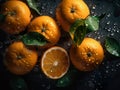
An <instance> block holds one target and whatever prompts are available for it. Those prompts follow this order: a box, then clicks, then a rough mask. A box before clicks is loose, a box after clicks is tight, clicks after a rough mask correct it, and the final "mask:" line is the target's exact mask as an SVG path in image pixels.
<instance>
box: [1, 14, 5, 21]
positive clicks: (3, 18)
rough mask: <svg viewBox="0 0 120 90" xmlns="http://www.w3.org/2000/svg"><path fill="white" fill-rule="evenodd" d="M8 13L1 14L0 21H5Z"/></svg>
mask: <svg viewBox="0 0 120 90" xmlns="http://www.w3.org/2000/svg"><path fill="white" fill-rule="evenodd" d="M5 18H6V15H3V14H0V22H4V20H5Z"/></svg>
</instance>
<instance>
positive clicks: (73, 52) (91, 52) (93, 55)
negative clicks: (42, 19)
mask: <svg viewBox="0 0 120 90" xmlns="http://www.w3.org/2000/svg"><path fill="white" fill-rule="evenodd" d="M70 58H71V61H72V63H73V65H74V66H75V67H76V68H77V69H78V70H80V71H92V70H94V69H95V68H96V67H97V66H99V64H101V62H102V61H103V59H104V50H103V48H102V46H101V45H100V43H99V42H98V41H96V40H94V39H92V38H85V39H84V40H83V42H82V43H81V44H80V45H79V46H75V45H73V46H72V47H71V49H70Z"/></svg>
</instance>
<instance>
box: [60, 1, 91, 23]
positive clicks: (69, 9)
mask: <svg viewBox="0 0 120 90" xmlns="http://www.w3.org/2000/svg"><path fill="white" fill-rule="evenodd" d="M61 5H62V6H61V12H62V13H63V15H64V17H65V18H66V19H67V21H69V22H71V23H73V22H74V21H75V20H76V19H85V18H86V17H87V16H88V15H89V14H90V10H89V7H88V6H87V4H86V3H85V2H84V0H62V2H61Z"/></svg>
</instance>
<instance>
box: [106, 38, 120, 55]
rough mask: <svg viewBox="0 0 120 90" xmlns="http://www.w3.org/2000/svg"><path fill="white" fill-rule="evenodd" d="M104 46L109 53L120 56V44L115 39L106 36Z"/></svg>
mask: <svg viewBox="0 0 120 90" xmlns="http://www.w3.org/2000/svg"><path fill="white" fill-rule="evenodd" d="M105 47H106V50H107V51H108V52H109V53H110V54H112V55H114V56H117V57H120V44H119V43H118V42H117V40H116V39H114V38H110V37H107V38H106V40H105Z"/></svg>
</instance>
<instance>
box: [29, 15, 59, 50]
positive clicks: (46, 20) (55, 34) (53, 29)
mask: <svg viewBox="0 0 120 90" xmlns="http://www.w3.org/2000/svg"><path fill="white" fill-rule="evenodd" d="M28 32H38V33H40V34H41V35H43V36H44V37H45V38H46V39H47V40H48V43H47V44H46V45H44V46H43V47H44V48H46V47H50V46H53V45H55V44H56V43H57V42H58V41H59V39H60V36H61V32H60V29H59V27H58V25H57V23H56V22H55V20H54V19H53V18H51V17H50V16H39V17H36V18H35V19H33V20H32V21H31V22H30V24H29V25H28Z"/></svg>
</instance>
